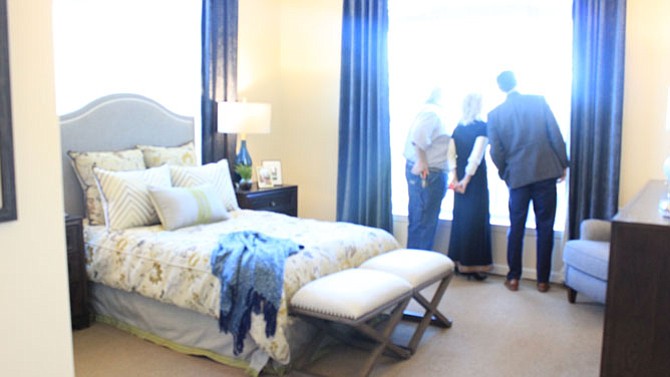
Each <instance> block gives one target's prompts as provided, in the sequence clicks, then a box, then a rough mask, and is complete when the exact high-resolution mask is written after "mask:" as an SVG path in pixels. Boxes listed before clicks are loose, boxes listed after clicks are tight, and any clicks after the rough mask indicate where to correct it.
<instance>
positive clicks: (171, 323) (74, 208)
mask: <svg viewBox="0 0 670 377" xmlns="http://www.w3.org/2000/svg"><path fill="white" fill-rule="evenodd" d="M60 123H61V143H62V153H63V156H62V164H63V185H64V195H65V198H64V200H65V210H66V212H67V213H69V214H74V215H81V216H84V218H85V220H84V224H85V226H84V239H85V244H86V247H85V251H86V264H87V273H88V278H89V280H90V296H91V297H90V301H91V306H92V308H93V311H94V312H95V313H96V319H97V320H98V321H102V322H106V323H108V324H111V325H114V326H116V327H118V328H121V329H123V330H126V331H129V332H131V333H133V334H135V335H138V336H140V337H143V338H145V339H147V340H150V341H153V342H156V343H158V344H162V345H165V346H167V347H169V348H172V349H174V350H176V351H179V352H183V353H188V354H195V355H202V356H207V357H209V358H211V359H213V360H215V361H218V362H221V363H225V364H228V365H233V366H236V367H240V368H244V369H246V370H247V372H248V373H249V374H251V375H258V374H259V372H260V371H261V370H262V369H263V368H266V369H274V370H275V371H277V370H279V371H281V370H286V369H287V368H289V367H290V363H291V360H292V359H294V358H295V356H296V355H297V354H299V353H300V352H301V351H302V346H303V345H305V344H307V343H308V340H309V338H310V336H312V335H313V334H314V331H313V329H312V328H311V327H310V326H308V325H307V324H306V323H305V322H303V321H302V320H300V319H298V318H295V317H292V316H289V315H288V310H287V306H286V302H287V300H288V299H290V297H291V296H292V294H294V293H295V292H296V291H297V290H298V289H299V288H300V287H302V286H303V285H304V284H306V283H308V282H309V281H312V280H314V279H318V278H319V277H321V276H325V275H328V274H331V273H333V272H336V271H339V270H342V269H347V268H352V267H357V266H358V265H360V264H361V263H363V262H364V261H365V260H367V259H370V258H372V257H373V256H376V255H379V254H381V253H384V252H387V251H390V250H395V249H398V248H400V245H399V244H398V242H397V241H396V240H395V238H394V237H393V236H392V235H391V234H389V233H388V232H386V231H383V230H379V229H375V228H369V227H363V226H358V225H354V224H349V223H341V222H325V221H317V220H311V219H300V218H295V217H289V216H286V215H283V214H278V213H274V212H265V211H252V210H244V209H239V207H238V206H237V203H236V201H235V200H234V191H233V190H232V184H231V183H230V175H229V170H228V162H227V161H225V160H224V161H220V162H218V163H212V164H206V165H202V166H198V165H197V164H194V163H193V161H192V157H193V155H192V153H194V152H193V151H192V143H193V134H194V132H193V130H194V129H193V128H194V125H193V118H191V117H187V116H182V115H178V114H175V113H173V112H171V111H170V110H168V109H166V108H165V107H164V106H162V105H161V104H159V103H157V102H156V101H154V100H152V99H149V98H146V97H143V96H140V95H136V94H114V95H109V96H105V97H102V98H100V99H97V100H95V101H93V102H91V103H90V104H88V105H86V106H85V107H83V108H82V109H80V110H78V111H75V112H73V113H70V114H66V115H63V116H62V117H61V118H60ZM138 146H145V147H147V146H148V147H147V148H149V149H150V150H154V149H157V150H163V149H164V150H169V151H171V152H174V151H175V150H177V151H178V152H179V153H181V154H180V156H181V157H180V158H179V159H176V160H170V159H169V158H168V159H167V160H166V161H168V162H169V163H168V164H161V165H157V166H152V167H149V160H147V153H146V150H144V149H142V150H141V151H142V152H144V154H143V157H144V158H145V166H141V167H135V168H133V167H132V166H125V167H121V168H119V169H118V170H119V171H116V169H114V167H115V165H111V167H109V166H108V167H106V168H109V171H107V170H104V169H103V168H102V167H100V166H102V165H100V166H98V165H96V164H97V163H98V162H93V163H91V162H90V161H89V164H90V166H89V167H88V168H87V169H89V170H91V169H94V170H95V171H96V174H97V181H96V186H97V187H93V186H88V187H87V186H86V185H85V184H84V182H83V179H82V177H81V176H80V174H79V173H80V171H81V170H82V169H84V168H82V167H81V166H85V165H81V166H80V165H77V164H78V163H79V162H77V161H78V160H77V159H76V157H77V156H79V157H81V156H82V155H85V156H89V155H95V154H96V153H97V152H101V153H103V154H104V153H112V154H114V156H115V157H116V156H117V155H119V154H121V153H125V152H119V151H129V150H130V151H132V153H134V154H136V153H137V152H136V150H137V149H138ZM151 148H153V149H151ZM180 148H186V149H185V150H186V151H188V153H191V155H190V157H189V158H184V157H183V156H184V150H182V149H180ZM189 148H191V149H189ZM154 162H158V163H161V161H154ZM181 162H186V164H185V165H183V166H181ZM123 163H127V161H126V160H124V162H123ZM140 165H141V163H140ZM116 167H118V166H116ZM205 169H209V170H207V171H214V170H213V169H215V170H216V172H217V175H216V177H217V179H218V177H223V178H221V182H223V183H221V182H218V181H217V182H214V181H212V186H211V188H218V189H217V190H214V191H215V193H214V194H212V195H223V199H222V200H221V202H222V203H223V204H224V205H225V207H226V208H225V211H223V212H225V217H224V218H223V220H221V221H211V222H205V223H195V224H193V225H189V224H188V223H187V224H186V225H184V224H178V225H177V226H174V225H173V223H171V222H169V221H167V220H166V218H168V217H169V216H167V215H165V214H163V215H161V214H162V213H163V212H165V211H163V210H162V209H161V208H162V207H160V205H161V204H160V203H158V202H155V201H152V202H151V203H152V204H154V205H155V207H156V208H155V210H156V212H158V214H159V223H157V224H155V223H152V224H145V223H141V222H140V223H139V224H137V223H134V222H133V221H134V220H133V219H135V217H133V216H130V215H129V214H132V213H133V211H132V210H126V209H125V208H126V207H118V208H124V211H126V212H123V214H124V216H117V215H118V213H122V211H121V210H120V209H116V210H114V211H116V212H114V216H112V215H111V213H112V209H113V208H116V207H113V204H114V203H115V202H114V199H113V196H112V195H111V194H109V192H106V191H105V190H106V187H107V186H105V185H106V183H104V182H106V181H105V180H104V179H105V177H107V176H106V175H104V174H108V175H109V176H110V177H112V178H114V179H117V178H118V177H119V176H123V177H127V176H129V175H133V174H135V176H134V177H137V176H141V177H142V178H141V179H147V178H145V177H146V176H147V174H148V172H149V171H155V172H158V171H161V173H160V174H164V171H165V170H167V171H169V172H170V174H172V175H171V177H172V179H173V182H174V177H175V176H174V174H175V171H176V172H191V171H197V172H202V171H204V170H205ZM223 171H225V173H222V172H223ZM103 173H104V174H103ZM124 174H125V175H124ZM152 174H154V173H152ZM155 174H158V173H155ZM226 174H227V177H226V176H225V175H226ZM161 177H163V175H161ZM204 177H209V176H207V175H205V176H204ZM110 179H111V178H110ZM124 179H125V178H124ZM133 179H136V178H133ZM161 179H162V178H161ZM124 182H125V181H124ZM152 182H153V181H152ZM161 182H162V181H161ZM173 182H170V184H171V185H172V184H173ZM209 183H210V182H207V187H208V190H209V189H210V185H209ZM217 185H218V186H217ZM221 185H223V186H221ZM124 187H125V186H124ZM128 187H130V186H128ZM142 187H145V186H142ZM145 189H146V187H145ZM151 189H152V190H154V189H155V187H154V186H151ZM161 189H162V188H161ZM173 189H174V190H178V188H177V187H175V188H171V187H166V188H165V190H173ZM214 191H208V192H209V193H210V194H211V193H212V192H214ZM100 192H103V199H105V200H104V201H103V202H104V203H106V204H105V206H104V207H103V209H102V210H99V211H102V212H104V213H97V214H96V210H95V209H94V208H93V207H92V206H91V205H90V204H91V201H92V199H91V198H90V196H91V195H93V194H98V195H99V194H100ZM231 193H232V194H231ZM89 194H90V195H89ZM152 195H153V191H152ZM230 195H232V198H233V199H231V198H230ZM125 196H128V195H127V194H124V195H120V197H125ZM151 198H152V200H153V198H154V196H151ZM159 207H160V208H159ZM140 212H141V211H140ZM214 212H217V211H214ZM95 215H98V216H102V215H104V218H103V223H102V224H100V221H101V220H100V219H99V218H98V220H97V221H93V220H94V218H95ZM131 218H132V219H131ZM119 219H121V220H119ZM129 219H130V220H129ZM172 220H173V221H177V223H179V222H180V221H181V220H182V218H181V217H179V216H174V215H172ZM154 222H155V221H154ZM116 224H123V226H120V227H117V226H116ZM173 227H174V229H172V228H173ZM240 231H243V232H247V231H253V232H258V233H260V234H264V235H268V236H270V237H277V238H282V239H288V240H291V241H293V242H295V243H296V244H299V245H301V246H302V247H303V248H302V250H300V251H298V252H297V253H296V254H294V255H292V256H290V257H288V258H287V259H286V263H285V267H284V273H283V281H282V285H283V287H282V288H283V289H282V296H281V302H280V305H279V308H278V311H277V318H276V323H277V326H276V330H275V332H274V334H273V335H270V336H268V335H267V333H266V332H265V331H264V330H265V325H266V323H265V321H264V319H263V316H261V315H256V314H254V315H252V318H251V328H250V329H249V333H248V336H246V338H245V339H244V344H243V348H242V349H241V350H236V349H235V347H234V342H233V337H232V336H231V335H230V334H229V333H225V332H221V331H220V329H219V322H218V317H219V308H220V307H221V287H222V284H221V283H220V281H219V280H218V279H217V277H216V276H214V274H212V272H211V265H210V256H211V253H212V251H213V250H214V249H216V247H217V246H220V242H221V239H222V237H223V236H224V235H227V234H231V233H235V232H240ZM238 351H239V352H238Z"/></svg>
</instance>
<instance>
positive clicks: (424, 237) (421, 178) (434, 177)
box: [405, 88, 451, 250]
mask: <svg viewBox="0 0 670 377" xmlns="http://www.w3.org/2000/svg"><path fill="white" fill-rule="evenodd" d="M441 99H442V91H441V90H440V89H439V88H436V89H433V91H432V92H431V94H430V96H429V97H428V99H427V100H426V103H425V105H424V107H423V108H422V109H421V111H420V112H419V114H417V116H416V118H415V119H414V122H413V124H412V127H411V129H410V131H409V135H408V136H407V142H406V145H405V158H406V160H407V164H406V167H405V177H406V178H407V190H408V193H409V205H408V226H407V248H411V249H422V250H433V245H434V242H435V233H436V232H437V222H438V219H439V215H440V207H441V205H442V199H443V198H444V195H445V194H446V192H447V171H448V166H447V151H448V150H449V141H450V139H451V135H450V134H449V133H448V132H447V128H446V127H445V124H444V121H443V119H442V114H441V111H442V110H441V108H440V101H441Z"/></svg>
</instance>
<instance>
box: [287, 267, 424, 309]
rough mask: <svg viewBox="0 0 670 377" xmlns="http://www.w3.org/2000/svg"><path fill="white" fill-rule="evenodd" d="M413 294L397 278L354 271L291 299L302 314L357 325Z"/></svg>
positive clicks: (319, 281)
mask: <svg viewBox="0 0 670 377" xmlns="http://www.w3.org/2000/svg"><path fill="white" fill-rule="evenodd" d="M411 291H412V287H411V286H410V285H409V283H408V282H407V281H405V280H403V279H401V278H399V277H397V276H395V275H392V274H389V273H386V272H382V271H374V270H361V269H357V268H352V269H347V270H343V271H339V272H336V273H334V274H330V275H327V276H324V277H322V278H319V279H317V280H314V281H312V282H309V283H307V284H305V285H304V286H303V287H302V288H300V289H299V290H298V292H296V293H295V295H293V298H291V306H292V307H293V308H296V309H299V310H300V311H301V312H303V313H304V312H305V311H309V312H313V313H317V314H323V315H327V316H331V317H340V318H345V319H349V320H352V321H356V320H358V319H359V318H362V317H364V316H365V315H366V314H369V313H371V312H375V311H378V310H380V308H386V307H388V306H389V304H391V303H395V302H397V301H398V299H399V298H400V297H403V296H408V295H409V293H411Z"/></svg>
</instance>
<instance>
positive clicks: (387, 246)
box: [85, 210, 400, 364]
mask: <svg viewBox="0 0 670 377" xmlns="http://www.w3.org/2000/svg"><path fill="white" fill-rule="evenodd" d="M230 215H231V218H230V219H229V220H226V221H222V222H217V223H213V224H207V225H198V226H192V227H187V228H182V229H178V230H175V231H164V230H163V229H162V227H161V226H160V225H156V226H149V227H140V228H132V229H125V230H122V231H111V232H108V231H106V230H105V228H104V227H102V226H87V227H86V229H85V240H86V244H87V246H86V256H87V261H86V262H87V271H88V275H89V279H90V280H92V281H94V282H97V283H102V284H105V285H107V286H110V287H113V288H117V289H121V290H124V291H128V292H137V293H139V294H141V295H143V296H146V297H149V298H153V299H156V300H159V301H161V302H165V303H170V304H174V305H176V306H179V307H182V308H186V309H190V310H194V311H196V312H199V313H202V314H205V315H208V316H211V317H214V318H218V315H219V300H220V297H219V293H220V283H219V280H218V279H217V278H216V277H215V276H214V275H212V273H211V268H210V261H209V259H210V254H211V252H212V250H213V249H214V248H215V246H216V245H217V242H218V239H219V236H220V235H221V234H225V233H230V232H235V231H241V230H255V231H258V232H261V233H264V234H267V235H269V236H271V237H278V238H288V239H291V240H293V241H295V242H297V243H298V244H301V245H303V246H304V247H305V248H304V249H303V250H302V251H300V252H299V253H298V254H296V255H294V256H291V257H289V258H288V259H287V261H286V266H285V270H284V292H283V297H282V303H281V305H280V308H279V313H278V316H277V331H276V333H275V336H274V337H273V338H269V339H268V338H267V337H266V336H265V323H264V322H263V319H262V317H261V316H254V317H253V320H252V328H251V331H250V333H249V335H250V336H251V338H252V340H253V341H254V342H255V343H256V344H257V345H258V346H259V347H260V348H261V349H262V350H263V351H265V352H266V353H267V354H268V355H269V356H270V357H271V358H272V359H274V360H276V361H277V362H279V363H281V364H286V363H288V362H289V361H290V357H291V355H290V348H289V344H288V341H287V338H288V335H289V334H288V332H289V331H290V328H289V327H290V322H291V319H290V318H289V317H288V310H287V305H286V302H287V299H289V298H290V297H292V295H293V294H294V293H295V292H296V291H297V290H298V289H299V288H300V287H302V286H303V285H304V284H306V283H308V282H309V281H312V280H314V279H317V278H319V277H321V276H324V275H327V274H330V273H333V272H336V271H339V270H342V269H346V268H352V267H357V266H358V265H360V264H361V263H363V262H364V261H365V260H367V259H369V258H371V257H373V256H375V255H378V254H381V253H383V252H386V251H390V250H394V249H398V248H400V245H399V244H398V242H397V241H396V240H395V238H394V237H393V236H392V235H391V234H389V233H388V232H386V231H383V230H380V229H374V228H369V227H363V226H359V225H353V224H349V223H341V222H338V223H335V222H325V221H317V220H309V219H299V218H295V217H290V216H285V215H282V214H277V213H273V212H265V211H250V210H238V211H232V212H231V213H230Z"/></svg>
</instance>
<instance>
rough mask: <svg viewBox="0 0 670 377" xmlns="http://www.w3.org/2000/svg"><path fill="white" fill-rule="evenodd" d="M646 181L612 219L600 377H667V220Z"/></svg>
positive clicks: (657, 193) (656, 186) (660, 190)
mask: <svg viewBox="0 0 670 377" xmlns="http://www.w3.org/2000/svg"><path fill="white" fill-rule="evenodd" d="M666 190H667V188H666V186H665V182H663V181H651V182H649V183H648V184H647V185H646V186H645V187H644V189H643V190H642V191H641V192H639V193H638V194H637V196H636V197H635V198H634V199H633V200H631V201H630V203H628V204H627V205H626V206H625V207H624V208H623V209H621V211H620V212H619V213H618V214H617V215H616V216H615V217H614V219H613V220H614V221H613V223H612V242H611V246H610V265H609V276H608V283H607V305H606V307H605V328H604V333H603V352H602V359H601V368H600V371H601V373H600V375H601V376H607V377H611V376H621V377H624V376H625V377H632V376H644V377H653V376H670V219H666V218H664V217H663V216H662V215H661V213H660V212H659V210H658V204H659V200H660V199H661V198H662V197H663V196H664V195H665V194H666Z"/></svg>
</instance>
